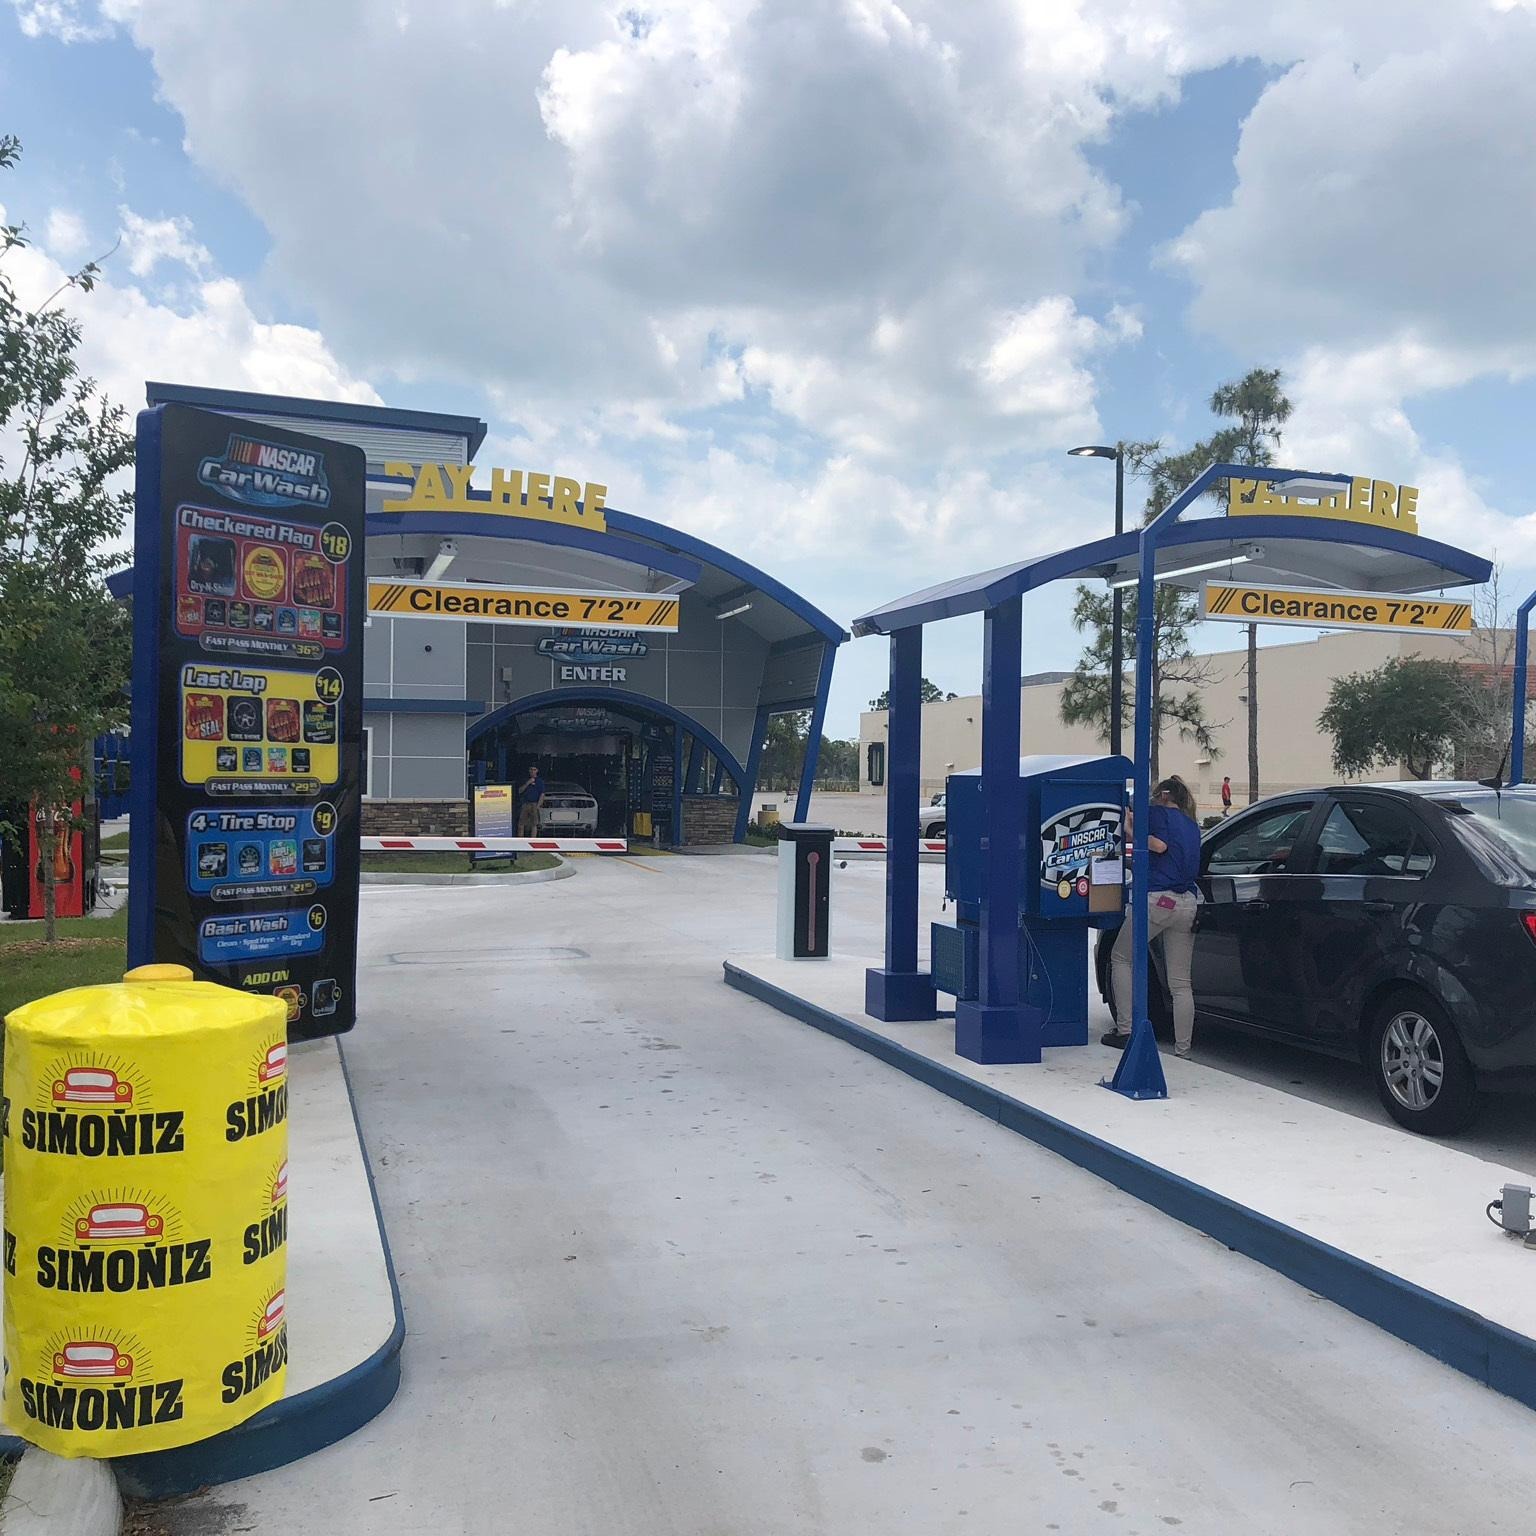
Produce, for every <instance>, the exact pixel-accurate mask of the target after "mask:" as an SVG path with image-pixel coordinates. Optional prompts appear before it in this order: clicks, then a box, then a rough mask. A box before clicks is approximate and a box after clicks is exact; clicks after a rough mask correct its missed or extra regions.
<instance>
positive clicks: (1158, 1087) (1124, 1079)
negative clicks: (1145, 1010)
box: [1099, 1019, 1168, 1099]
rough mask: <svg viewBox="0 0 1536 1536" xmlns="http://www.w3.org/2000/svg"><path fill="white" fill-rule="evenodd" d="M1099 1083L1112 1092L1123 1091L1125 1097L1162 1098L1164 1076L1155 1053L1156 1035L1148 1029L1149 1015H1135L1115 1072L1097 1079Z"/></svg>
mask: <svg viewBox="0 0 1536 1536" xmlns="http://www.w3.org/2000/svg"><path fill="white" fill-rule="evenodd" d="M1099 1087H1101V1088H1108V1089H1110V1090H1112V1091H1113V1092H1115V1093H1123V1094H1124V1095H1125V1096H1126V1098H1128V1099H1166V1098H1167V1097H1168V1080H1167V1078H1165V1077H1164V1076H1163V1058H1162V1057H1161V1056H1159V1055H1158V1053H1157V1037H1156V1036H1155V1035H1154V1034H1153V1033H1152V1021H1151V1020H1150V1019H1138V1020H1137V1022H1136V1027H1135V1028H1134V1029H1133V1030H1132V1031H1131V1038H1130V1040H1129V1041H1127V1042H1126V1047H1125V1050H1124V1051H1122V1052H1121V1054H1120V1065H1119V1066H1118V1067H1116V1068H1115V1075H1114V1076H1113V1077H1112V1078H1110V1079H1109V1081H1108V1082H1106V1081H1105V1080H1104V1079H1103V1078H1100V1079H1099Z"/></svg>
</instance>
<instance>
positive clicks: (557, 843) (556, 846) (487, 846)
mask: <svg viewBox="0 0 1536 1536" xmlns="http://www.w3.org/2000/svg"><path fill="white" fill-rule="evenodd" d="M359 847H360V848H361V849H362V851H363V852H364V853H628V852H629V839H628V838H624V837H365V838H362V839H361V840H360V842H359Z"/></svg>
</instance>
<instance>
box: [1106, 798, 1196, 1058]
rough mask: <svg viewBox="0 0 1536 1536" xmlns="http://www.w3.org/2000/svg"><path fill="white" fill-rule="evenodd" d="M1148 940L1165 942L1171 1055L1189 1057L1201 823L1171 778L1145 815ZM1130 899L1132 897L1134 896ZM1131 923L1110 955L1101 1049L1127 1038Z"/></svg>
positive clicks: (1192, 802)
mask: <svg viewBox="0 0 1536 1536" xmlns="http://www.w3.org/2000/svg"><path fill="white" fill-rule="evenodd" d="M1147 822H1148V825H1147V853H1148V859H1147V876H1148V878H1147V896H1146V900H1147V936H1148V939H1149V940H1151V939H1155V938H1157V937H1158V935H1159V934H1161V935H1162V939H1163V971H1164V974H1165V975H1166V976H1167V978H1168V992H1169V994H1170V996H1171V997H1172V999H1173V1040H1174V1046H1173V1049H1174V1054H1175V1055H1177V1056H1188V1055H1189V1051H1190V1046H1191V1045H1192V1044H1193V1042H1194V1035H1195V995H1194V992H1193V991H1192V990H1191V988H1190V984H1189V972H1190V965H1191V963H1192V961H1193V960H1194V954H1195V913H1196V911H1197V910H1198V906H1197V899H1196V895H1195V891H1196V881H1198V879H1199V878H1200V825H1199V823H1198V822H1197V821H1196V819H1195V797H1194V796H1193V795H1191V794H1190V792H1189V786H1188V785H1186V784H1185V782H1184V780H1183V779H1181V778H1179V777H1178V775H1177V774H1175V775H1174V776H1173V777H1172V778H1167V779H1164V780H1163V781H1162V782H1161V783H1160V784H1159V785H1158V786H1157V787H1156V789H1154V790H1153V791H1152V806H1151V810H1150V812H1149V814H1148V817H1147ZM1133 899H1134V898H1133ZM1134 943H1135V925H1134V924H1133V923H1132V922H1131V914H1130V913H1129V912H1127V913H1126V914H1125V921H1124V922H1123V923H1121V925H1120V932H1119V934H1118V935H1117V936H1116V938H1115V947H1114V951H1113V953H1112V954H1111V956H1110V979H1111V983H1112V985H1113V987H1114V995H1115V1027H1114V1028H1113V1029H1112V1030H1111V1031H1110V1032H1109V1033H1108V1034H1107V1035H1105V1036H1103V1042H1104V1044H1105V1045H1112V1046H1115V1047H1116V1048H1121V1047H1123V1046H1124V1045H1125V1043H1126V1041H1127V1040H1129V1039H1130V1038H1131V954H1132V946H1133V945H1134Z"/></svg>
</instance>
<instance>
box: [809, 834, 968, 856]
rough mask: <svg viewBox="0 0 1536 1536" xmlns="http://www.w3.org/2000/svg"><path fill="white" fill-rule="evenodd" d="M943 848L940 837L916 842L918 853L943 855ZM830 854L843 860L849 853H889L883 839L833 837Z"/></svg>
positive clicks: (923, 838) (942, 841)
mask: <svg viewBox="0 0 1536 1536" xmlns="http://www.w3.org/2000/svg"><path fill="white" fill-rule="evenodd" d="M944 848H945V843H944V839H943V838H942V837H920V838H918V840H917V851H918V852H919V853H943V852H944ZM832 852H833V854H834V855H839V854H840V855H841V856H842V857H844V858H847V856H848V855H849V854H850V853H854V854H858V853H866V854H882V853H889V852H890V845H889V844H888V843H887V842H886V840H885V839H884V838H883V837H834V838H833V839H832Z"/></svg>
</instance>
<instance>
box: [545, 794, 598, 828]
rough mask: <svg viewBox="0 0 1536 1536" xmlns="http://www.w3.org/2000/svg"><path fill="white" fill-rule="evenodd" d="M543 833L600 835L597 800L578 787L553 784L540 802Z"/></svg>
mask: <svg viewBox="0 0 1536 1536" xmlns="http://www.w3.org/2000/svg"><path fill="white" fill-rule="evenodd" d="M539 831H540V832H573V833H576V834H577V835H578V836H588V837H595V836H596V835H597V801H596V800H594V799H593V798H592V796H591V795H589V794H588V793H587V792H586V790H584V789H583V788H582V787H581V785H579V784H558V783H551V784H548V785H546V786H545V788H544V798H543V799H542V800H541V801H540V802H539Z"/></svg>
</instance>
